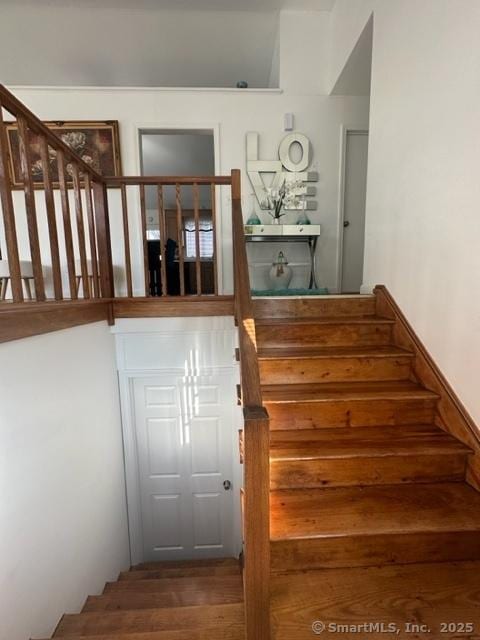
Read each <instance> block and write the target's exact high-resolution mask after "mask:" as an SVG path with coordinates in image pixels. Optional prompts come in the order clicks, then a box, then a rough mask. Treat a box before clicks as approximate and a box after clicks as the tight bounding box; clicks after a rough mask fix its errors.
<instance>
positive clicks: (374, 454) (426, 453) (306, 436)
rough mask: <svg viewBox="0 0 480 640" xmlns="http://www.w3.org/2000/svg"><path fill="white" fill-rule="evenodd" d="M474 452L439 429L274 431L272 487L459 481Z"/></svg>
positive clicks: (411, 426) (271, 451)
mask: <svg viewBox="0 0 480 640" xmlns="http://www.w3.org/2000/svg"><path fill="white" fill-rule="evenodd" d="M469 453H471V450H470V449H469V448H468V447H466V446H465V445H464V444H462V443H461V442H459V441H458V440H456V439H455V438H452V437H451V436H450V435H448V434H447V433H445V432H444V431H442V430H441V429H439V428H438V427H435V426H434V425H407V426H403V427H389V426H384V427H382V428H379V427H357V428H354V429H352V428H350V429H348V428H347V429H310V430H301V429H294V430H290V431H273V432H272V435H271V441H270V487H271V488H272V489H301V488H315V487H325V486H349V485H351V486H353V485H360V486H362V485H377V484H400V483H407V482H417V483H418V482H422V483H424V482H446V481H451V482H455V481H457V482H458V481H461V480H464V478H465V467H466V461H467V455H468V454H469Z"/></svg>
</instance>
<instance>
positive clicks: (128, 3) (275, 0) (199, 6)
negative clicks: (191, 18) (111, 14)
mask: <svg viewBox="0 0 480 640" xmlns="http://www.w3.org/2000/svg"><path fill="white" fill-rule="evenodd" d="M6 4H16V5H17V6H19V5H22V4H23V5H25V4H35V5H36V6H39V5H50V6H58V7H70V6H76V7H81V6H91V7H106V8H111V9H137V10H138V9H167V10H185V11H259V12H262V11H279V10H281V9H291V10H296V11H331V9H332V8H333V5H334V4H335V0H34V2H33V1H32V0H0V6H1V5H6Z"/></svg>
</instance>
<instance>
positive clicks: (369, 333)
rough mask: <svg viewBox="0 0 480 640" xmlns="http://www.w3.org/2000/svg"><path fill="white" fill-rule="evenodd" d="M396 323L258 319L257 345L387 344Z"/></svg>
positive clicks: (354, 318)
mask: <svg viewBox="0 0 480 640" xmlns="http://www.w3.org/2000/svg"><path fill="white" fill-rule="evenodd" d="M394 324H395V321H394V320H389V319H388V318H379V317H377V316H351V317H348V318H345V317H342V316H339V317H323V318H295V320H292V319H291V318H259V319H258V320H256V321H255V327H256V337H257V345H258V346H259V347H260V348H269V347H270V348H271V347H302V346H312V347H315V346H317V347H327V346H331V347H333V346H336V347H351V346H355V347H361V346H371V345H388V344H390V343H391V340H392V327H393V325H394Z"/></svg>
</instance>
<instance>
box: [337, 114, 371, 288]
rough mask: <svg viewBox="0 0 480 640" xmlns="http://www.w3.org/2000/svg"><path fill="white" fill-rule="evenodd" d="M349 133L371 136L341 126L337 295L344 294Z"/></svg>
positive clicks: (361, 130) (359, 128) (347, 126)
mask: <svg viewBox="0 0 480 640" xmlns="http://www.w3.org/2000/svg"><path fill="white" fill-rule="evenodd" d="M349 133H358V134H361V135H366V136H368V135H369V130H368V129H366V128H365V127H364V126H363V127H362V126H354V125H345V124H342V125H340V167H339V174H338V216H337V218H338V227H337V234H338V245H337V269H336V271H337V276H336V281H337V285H336V293H342V271H343V228H344V227H343V223H344V220H345V172H346V162H347V136H348V134H349Z"/></svg>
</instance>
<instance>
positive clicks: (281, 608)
mask: <svg viewBox="0 0 480 640" xmlns="http://www.w3.org/2000/svg"><path fill="white" fill-rule="evenodd" d="M271 609H272V622H273V631H272V638H273V640H304V639H307V638H311V637H313V635H312V630H311V626H312V621H313V620H317V619H319V620H324V621H325V622H336V623H337V624H351V625H360V624H362V623H365V621H385V622H387V623H389V622H395V623H397V624H398V625H399V627H400V629H401V631H402V632H401V633H400V634H399V635H398V636H397V637H399V638H403V639H404V640H406V639H407V638H410V637H411V638H415V637H416V638H420V637H422V638H424V637H425V638H427V637H431V638H437V639H438V638H441V637H445V638H446V639H447V638H453V637H458V638H461V637H464V638H469V639H472V640H473V638H478V633H479V632H478V630H479V629H480V562H471V561H469V562H442V563H425V564H410V565H397V566H386V567H366V568H365V567H362V568H353V569H352V568H349V569H325V570H317V571H302V572H291V573H277V574H274V575H273V576H272V585H271ZM450 620H452V621H464V622H467V621H468V622H472V623H474V625H475V629H476V633H475V634H473V635H469V634H467V635H463V636H462V635H458V636H457V635H455V634H441V633H440V626H439V625H440V621H450ZM407 621H409V622H417V623H425V624H427V625H428V626H429V627H430V628H431V629H432V631H433V633H432V634H431V635H430V634H425V635H424V634H417V633H403V630H404V626H405V623H406V622H407ZM324 635H325V634H324ZM326 635H327V636H331V637H334V635H338V636H339V637H340V638H342V639H347V640H354V639H358V638H364V637H365V638H366V637H368V638H372V639H377V640H380V639H381V638H387V637H390V634H385V633H381V632H378V633H368V634H361V633H351V634H350V633H348V632H346V633H338V634H329V633H327V634H326ZM319 637H322V636H319ZM391 637H393V635H392V636H391Z"/></svg>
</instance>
